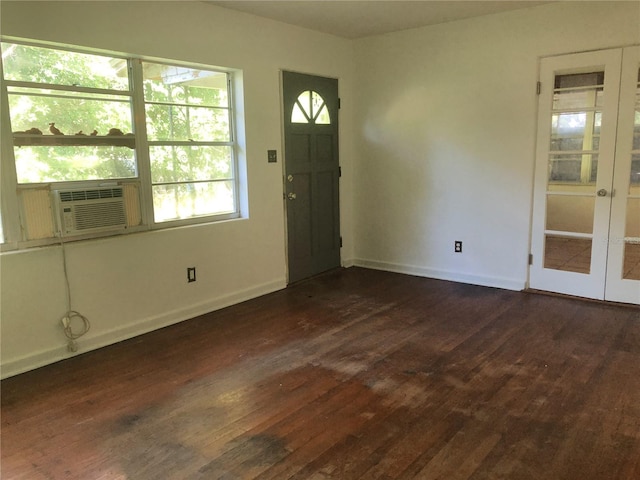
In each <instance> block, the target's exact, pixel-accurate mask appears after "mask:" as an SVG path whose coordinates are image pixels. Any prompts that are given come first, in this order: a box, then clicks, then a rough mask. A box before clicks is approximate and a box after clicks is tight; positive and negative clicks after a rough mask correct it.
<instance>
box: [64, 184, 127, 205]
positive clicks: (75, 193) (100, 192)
mask: <svg viewBox="0 0 640 480" xmlns="http://www.w3.org/2000/svg"><path fill="white" fill-rule="evenodd" d="M59 194H60V201H61V202H77V201H82V200H97V199H100V198H120V197H122V196H123V193H122V188H121V187H118V188H96V189H91V190H67V191H60V192H59Z"/></svg>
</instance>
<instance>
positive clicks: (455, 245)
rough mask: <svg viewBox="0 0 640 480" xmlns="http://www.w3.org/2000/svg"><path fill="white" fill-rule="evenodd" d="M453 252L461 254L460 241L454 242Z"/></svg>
mask: <svg viewBox="0 0 640 480" xmlns="http://www.w3.org/2000/svg"><path fill="white" fill-rule="evenodd" d="M453 251H454V252H456V253H462V240H456V241H455V242H454V244H453Z"/></svg>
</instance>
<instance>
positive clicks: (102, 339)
mask: <svg viewBox="0 0 640 480" xmlns="http://www.w3.org/2000/svg"><path fill="white" fill-rule="evenodd" d="M286 286H287V282H286V280H285V279H281V280H276V281H273V282H268V283H263V284H261V285H256V286H254V287H251V288H248V289H245V290H241V291H237V292H234V293H232V294H228V295H224V296H221V297H218V298H214V299H211V300H207V301H206V302H202V303H199V304H197V305H190V306H189V307H187V308H183V309H179V310H173V311H170V312H165V313H163V314H161V315H156V316H153V317H149V318H146V319H144V320H141V321H139V322H136V323H133V324H129V325H127V326H124V327H118V328H115V329H113V330H110V331H106V332H103V333H100V334H99V335H97V336H95V337H91V338H87V339H86V340H85V339H83V340H82V341H81V342H80V346H81V350H80V351H78V352H77V353H76V354H70V353H69V352H68V351H67V349H66V346H64V345H63V346H56V347H55V348H50V349H45V350H42V351H40V352H36V353H31V354H29V355H26V356H24V357H21V358H18V359H15V360H10V361H8V362H6V363H4V364H2V366H1V367H0V378H7V377H11V376H14V375H18V374H20V373H24V372H27V371H29V370H34V369H36V368H39V367H42V366H44V365H49V364H51V363H54V362H58V361H60V360H65V359H67V358H70V357H72V356H75V355H80V354H82V353H86V352H89V351H91V350H96V349H98V348H102V347H105V346H107V345H112V344H114V343H118V342H121V341H123V340H128V339H130V338H133V337H137V336H138V335H142V334H144V333H149V332H152V331H154V330H158V329H160V328H163V327H167V326H169V325H173V324H175V323H179V322H183V321H185V320H189V319H191V318H194V317H197V316H199V315H204V314H205V313H209V312H213V311H215V310H220V309H222V308H225V307H228V306H230V305H235V304H237V303H241V302H244V301H246V300H251V299H252V298H257V297H260V296H262V295H266V294H268V293H272V292H275V291H278V290H282V289H283V288H285V287H286Z"/></svg>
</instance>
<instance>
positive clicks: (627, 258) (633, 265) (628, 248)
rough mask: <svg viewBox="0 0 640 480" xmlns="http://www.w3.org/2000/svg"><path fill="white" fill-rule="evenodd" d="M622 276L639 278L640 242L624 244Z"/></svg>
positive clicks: (629, 278) (632, 278)
mask: <svg viewBox="0 0 640 480" xmlns="http://www.w3.org/2000/svg"><path fill="white" fill-rule="evenodd" d="M622 278H624V279H626V280H640V243H626V244H625V246H624V267H623V272H622Z"/></svg>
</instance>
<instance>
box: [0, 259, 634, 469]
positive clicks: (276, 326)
mask: <svg viewBox="0 0 640 480" xmlns="http://www.w3.org/2000/svg"><path fill="white" fill-rule="evenodd" d="M1 440H2V454H1V455H2V458H1V460H2V462H1V472H2V478H3V479H6V480H9V479H11V480H18V479H28V480H39V479H81V480H94V479H109V480H147V479H149V480H151V479H153V480H167V479H175V480H185V479H189V480H191V479H224V480H235V479H260V480H267V479H272V480H284V479H313V480H320V479H385V480H390V479H397V480H400V479H425V480H429V479H447V480H450V479H460V480H466V479H473V480H477V479H532V480H533V479H535V480H541V479H543V480H544V479H549V480H552V479H553V480H569V479H575V480H590V479H593V480H608V479H616V480H620V479H622V480H624V479H634V480H635V479H638V478H640V310H639V309H637V308H633V307H629V308H627V307H621V306H609V305H603V304H598V303H592V302H586V301H580V300H575V299H567V298H558V297H549V296H544V295H535V294H530V293H522V292H511V291H503V290H498V289H491V288H484V287H476V286H470V285H462V284H456V283H450V282H443V281H437V280H429V279H424V278H417V277H411V276H405V275H398V274H392V273H385V272H377V271H372V270H365V269H359V268H351V269H348V270H338V271H335V272H331V273H329V274H326V275H323V276H320V277H317V278H314V279H311V280H309V281H305V282H302V283H299V284H296V285H294V286H292V287H289V288H288V289H286V290H283V291H280V292H276V293H274V294H271V295H267V296H264V297H261V298H259V299H255V300H252V301H249V302H245V303H243V304H240V305H236V306H233V307H230V308H227V309H224V310H221V311H218V312H214V313H211V314H209V315H204V316H202V317H198V318H196V319H193V320H190V321H187V322H183V323H181V324H178V325H174V326H172V327H168V328H164V329H162V330H159V331H156V332H152V333H150V334H147V335H144V336H141V337H137V338H134V339H131V340H129V341H126V342H122V343H119V344H117V345H114V346H111V347H107V348H103V349H100V350H97V351H94V352H89V353H86V354H84V355H80V356H77V357H75V358H72V359H69V360H67V361H64V362H60V363H57V364H54V365H50V366H47V367H44V368H41V369H39V370H36V371H33V372H29V373H26V374H23V375H19V376H16V377H13V378H9V379H6V380H4V381H3V382H2V431H1Z"/></svg>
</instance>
